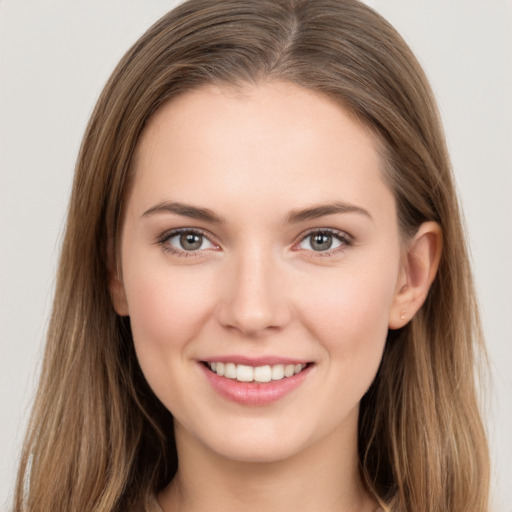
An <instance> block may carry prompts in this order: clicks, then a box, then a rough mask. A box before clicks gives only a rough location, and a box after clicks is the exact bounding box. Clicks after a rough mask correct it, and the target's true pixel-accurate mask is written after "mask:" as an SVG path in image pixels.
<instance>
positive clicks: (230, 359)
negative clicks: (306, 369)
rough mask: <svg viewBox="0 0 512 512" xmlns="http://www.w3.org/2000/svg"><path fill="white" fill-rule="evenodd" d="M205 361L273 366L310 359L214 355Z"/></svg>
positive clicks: (301, 362)
mask: <svg viewBox="0 0 512 512" xmlns="http://www.w3.org/2000/svg"><path fill="white" fill-rule="evenodd" d="M203 361H206V362H209V363H213V362H216V363H235V364H246V365H248V366H265V365H270V366H273V365H275V364H284V365H287V364H306V363H308V362H309V361H306V360H304V359H292V358H290V357H279V356H259V357H248V356H238V355H231V356H213V357H210V358H206V359H204V360H203Z"/></svg>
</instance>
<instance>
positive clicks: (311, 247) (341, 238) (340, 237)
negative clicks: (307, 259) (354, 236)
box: [297, 229, 351, 252]
mask: <svg viewBox="0 0 512 512" xmlns="http://www.w3.org/2000/svg"><path fill="white" fill-rule="evenodd" d="M350 243H351V240H350V237H349V236H348V235H346V234H345V233H342V232H339V231H331V230H327V229H324V230H317V231H313V232H310V233H308V234H307V235H306V236H305V237H304V238H303V239H302V240H301V241H300V242H299V243H298V244H297V248H298V249H303V250H307V251H314V252H333V251H336V250H337V249H340V248H343V247H345V246H347V245H350Z"/></svg>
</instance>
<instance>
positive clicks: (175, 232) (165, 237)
mask: <svg viewBox="0 0 512 512" xmlns="http://www.w3.org/2000/svg"><path fill="white" fill-rule="evenodd" d="M181 233H195V234H198V235H202V236H204V237H206V238H208V240H210V242H211V243H213V244H215V245H219V243H218V242H217V241H216V237H215V236H214V235H213V234H212V233H210V232H209V231H207V230H205V229H202V228H193V227H190V228H172V229H168V230H167V231H164V232H163V233H162V234H161V235H160V236H159V237H158V239H157V241H158V242H165V241H166V240H168V239H169V238H172V237H173V236H176V235H179V234H181Z"/></svg>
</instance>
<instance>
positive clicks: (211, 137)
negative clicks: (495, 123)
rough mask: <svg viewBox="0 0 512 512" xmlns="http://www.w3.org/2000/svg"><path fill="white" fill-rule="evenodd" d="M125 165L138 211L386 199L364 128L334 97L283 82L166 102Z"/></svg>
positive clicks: (375, 146) (375, 147)
mask: <svg viewBox="0 0 512 512" xmlns="http://www.w3.org/2000/svg"><path fill="white" fill-rule="evenodd" d="M133 163H134V170H135V180H134V183H133V188H132V190H134V191H137V194H136V195H137V196H138V199H139V200H140V201H141V205H140V207H141V208H142V207H144V206H148V204H147V203H148V202H151V201H155V200H157V199H160V200H166V199H168V198H167V197H164V196H166V195H169V194H171V195H175V196H177V195H181V196H183V197H180V198H179V199H184V200H192V199H193V200H195V201H201V202H205V203H211V202H212V201H213V200H214V198H215V197H223V196H226V195H228V196H229V197H230V198H231V199H233V198H236V197H239V198H240V200H241V201H251V203H252V204H255V203H257V202H258V201H259V200H260V199H261V198H264V199H265V201H268V200H269V199H274V200H278V199H279V201H280V203H281V204H283V205H284V204H285V203H287V202H288V203H290V205H289V206H290V207H295V206H296V205H294V204H292V203H296V202H297V201H303V202H308V201H309V202H318V201H325V200H339V199H342V200H352V201H354V200H356V199H357V200H358V201H363V202H366V201H367V200H377V201H379V200H381V199H382V198H379V197H378V196H379V194H382V192H384V191H387V193H388V194H389V193H390V191H389V190H388V188H387V186H386V185H385V184H384V180H383V172H382V167H383V166H382V159H381V157H380V145H379V141H378V139H377V137H376V136H375V135H374V134H373V133H372V132H371V130H369V129H368V128H366V127H365V126H363V125H362V124H361V123H360V122H359V121H357V120H356V119H355V117H354V116H353V115H351V114H350V113H349V112H347V110H346V109H344V108H342V107H341V106H340V105H339V104H338V103H336V102H334V100H332V99H330V98H328V97H326V96H324V95H321V94H318V93H316V92H313V91H310V90H307V89H304V88H301V87H299V86H296V85H293V84H288V83H282V82H277V83H276V82H271V83H264V84H259V85H247V86H244V87H241V88H236V89H235V88H233V87H217V86H212V85H209V86H203V87H201V88H198V89H196V90H194V91H191V92H188V93H186V94H183V95H181V96H179V97H177V98H175V99H173V100H171V101H169V102H168V103H166V104H165V105H163V106H162V107H161V108H160V109H159V110H158V111H157V112H156V114H155V115H154V116H153V117H152V118H151V120H150V122H149V123H148V125H147V126H146V128H145V130H144V132H143V133H142V135H141V137H140V140H139V143H138V145H137V148H136V152H135V156H134V162H133ZM339 196H346V197H339ZM349 196H351V197H349ZM142 203H144V204H142Z"/></svg>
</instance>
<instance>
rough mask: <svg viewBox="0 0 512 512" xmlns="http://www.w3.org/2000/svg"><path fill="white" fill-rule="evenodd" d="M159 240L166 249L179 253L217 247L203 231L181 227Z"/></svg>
mask: <svg viewBox="0 0 512 512" xmlns="http://www.w3.org/2000/svg"><path fill="white" fill-rule="evenodd" d="M159 242H160V244H161V245H162V246H163V248H164V249H165V250H167V251H171V252H174V253H177V254H179V253H191V252H198V251H203V250H206V249H216V248H217V246H216V245H215V244H214V243H213V242H212V241H211V240H209V239H208V237H206V236H205V235H204V234H203V233H202V232H201V231H197V230H193V229H180V230H174V231H171V232H170V233H165V234H164V235H162V237H161V238H160V240H159Z"/></svg>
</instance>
